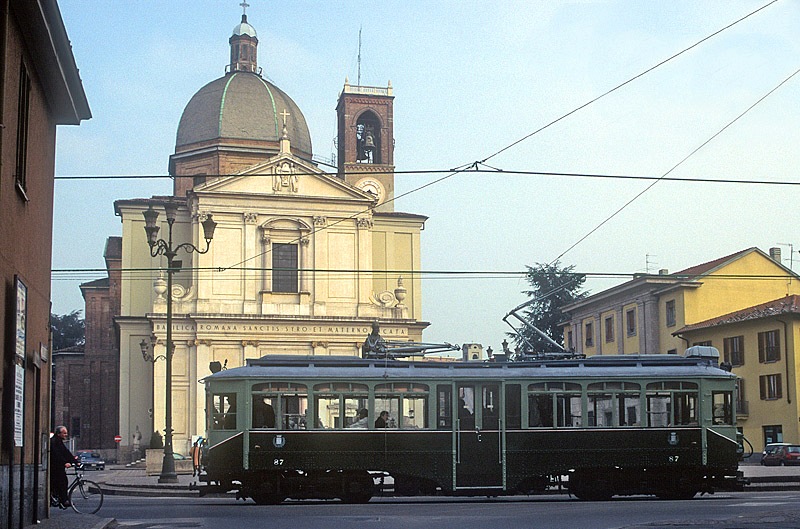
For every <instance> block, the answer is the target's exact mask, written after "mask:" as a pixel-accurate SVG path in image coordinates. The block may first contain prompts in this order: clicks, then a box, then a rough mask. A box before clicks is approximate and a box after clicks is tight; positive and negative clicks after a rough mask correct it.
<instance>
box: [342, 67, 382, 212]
mask: <svg viewBox="0 0 800 529" xmlns="http://www.w3.org/2000/svg"><path fill="white" fill-rule="evenodd" d="M393 103H394V95H393V93H392V83H391V81H390V82H389V83H388V85H387V86H386V88H382V87H374V86H355V85H351V84H350V83H349V81H348V80H347V79H345V82H344V88H343V89H342V93H341V95H340V96H339V102H338V104H337V105H336V116H337V123H338V129H339V130H338V135H337V146H338V154H337V159H338V169H339V177H340V178H343V179H344V180H345V182H347V183H348V184H352V185H354V186H356V187H358V188H360V189H361V190H363V191H367V192H370V193H373V194H375V195H376V196H377V197H378V204H379V205H380V204H384V205H383V206H380V207H379V208H378V210H379V211H394V205H393V202H391V199H393V198H394V115H393ZM387 200H389V201H390V202H388V203H385V202H386V201H387Z"/></svg>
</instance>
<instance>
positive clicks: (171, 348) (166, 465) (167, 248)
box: [140, 199, 217, 483]
mask: <svg viewBox="0 0 800 529" xmlns="http://www.w3.org/2000/svg"><path fill="white" fill-rule="evenodd" d="M178 206H179V203H178V202H175V201H173V200H172V199H170V200H168V201H167V202H165V203H164V212H165V213H166V216H167V225H168V226H169V232H168V237H167V240H166V241H165V240H164V239H159V238H158V231H159V229H160V227H159V226H158V212H157V211H156V210H154V209H153V205H152V203H151V204H150V207H149V208H148V209H147V211H145V212H143V213H142V214H143V215H144V231H145V232H146V233H147V244H149V245H150V255H151V256H152V257H156V256H158V255H163V256H164V257H166V258H167V348H166V355H164V356H163V358H164V361H165V362H166V364H167V366H166V367H167V369H166V371H167V373H166V378H167V388H166V392H167V393H166V395H165V397H166V399H165V400H166V405H165V408H166V410H165V415H166V417H165V419H166V420H165V422H166V425H165V430H164V461H163V463H162V464H161V476H160V477H159V478H158V482H159V483H177V482H178V475H177V474H176V473H175V457H174V455H173V451H172V355H173V353H174V352H175V344H173V343H172V275H173V274H174V273H175V271H176V270H175V267H176V266H178V267H180V262H179V261H175V256H176V255H177V254H178V251H179V250H184V251H185V252H186V253H192V252H196V253H206V252H208V250H209V248H210V247H211V239H213V238H214V229H215V228H216V227H217V223H216V222H214V221H213V220H212V218H211V215H208V216H207V218H206V220H204V221H203V222H202V226H203V238H205V240H206V248H205V250H201V249H199V248H198V247H196V246H195V245H193V244H191V243H188V242H185V243H183V244H179V245H178V246H175V247H174V248H173V247H172V225H173V224H174V223H175V217H176V216H177V213H178ZM140 345H141V346H142V356H144V357H145V360H146V361H152V362H153V363H155V362H156V360H159V359H160V358H162V356H160V355H159V356H158V357H153V356H152V355H147V354H146V351H145V347H146V345H147V343H146V342H145V341H144V340H143V341H142V344H140Z"/></svg>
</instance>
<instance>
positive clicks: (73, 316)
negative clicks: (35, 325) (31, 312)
mask: <svg viewBox="0 0 800 529" xmlns="http://www.w3.org/2000/svg"><path fill="white" fill-rule="evenodd" d="M50 328H51V329H52V330H53V351H59V350H61V349H66V348H67V347H73V346H75V345H83V344H84V343H86V328H85V325H84V321H83V319H82V318H81V311H79V310H73V311H72V312H70V313H69V314H64V315H63V316H59V315H58V314H50Z"/></svg>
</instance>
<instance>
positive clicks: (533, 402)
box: [528, 393, 553, 428]
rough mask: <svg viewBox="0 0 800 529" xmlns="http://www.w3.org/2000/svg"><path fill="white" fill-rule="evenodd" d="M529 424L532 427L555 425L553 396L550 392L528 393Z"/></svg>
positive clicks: (550, 426)
mask: <svg viewBox="0 0 800 529" xmlns="http://www.w3.org/2000/svg"><path fill="white" fill-rule="evenodd" d="M528 426H529V427H531V428H552V427H553V396H552V395H550V394H547V393H545V394H536V393H530V394H528Z"/></svg>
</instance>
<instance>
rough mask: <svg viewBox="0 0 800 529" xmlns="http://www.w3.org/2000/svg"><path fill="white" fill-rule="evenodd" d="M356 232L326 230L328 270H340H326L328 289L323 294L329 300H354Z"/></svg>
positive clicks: (351, 301) (356, 256)
mask: <svg viewBox="0 0 800 529" xmlns="http://www.w3.org/2000/svg"><path fill="white" fill-rule="evenodd" d="M356 244H357V243H356V234H355V232H354V231H343V230H336V229H330V230H328V241H327V248H326V252H327V254H328V266H329V269H330V270H341V272H336V271H333V272H326V274H327V275H328V290H327V292H325V293H324V296H325V297H326V298H327V300H329V301H338V302H343V301H346V302H349V303H355V302H356V291H357V289H356V285H357V283H356V282H357V278H358V274H355V273H354V272H352V271H353V270H357V269H358V268H359V267H358V265H357V263H358V251H357V247H356Z"/></svg>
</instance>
